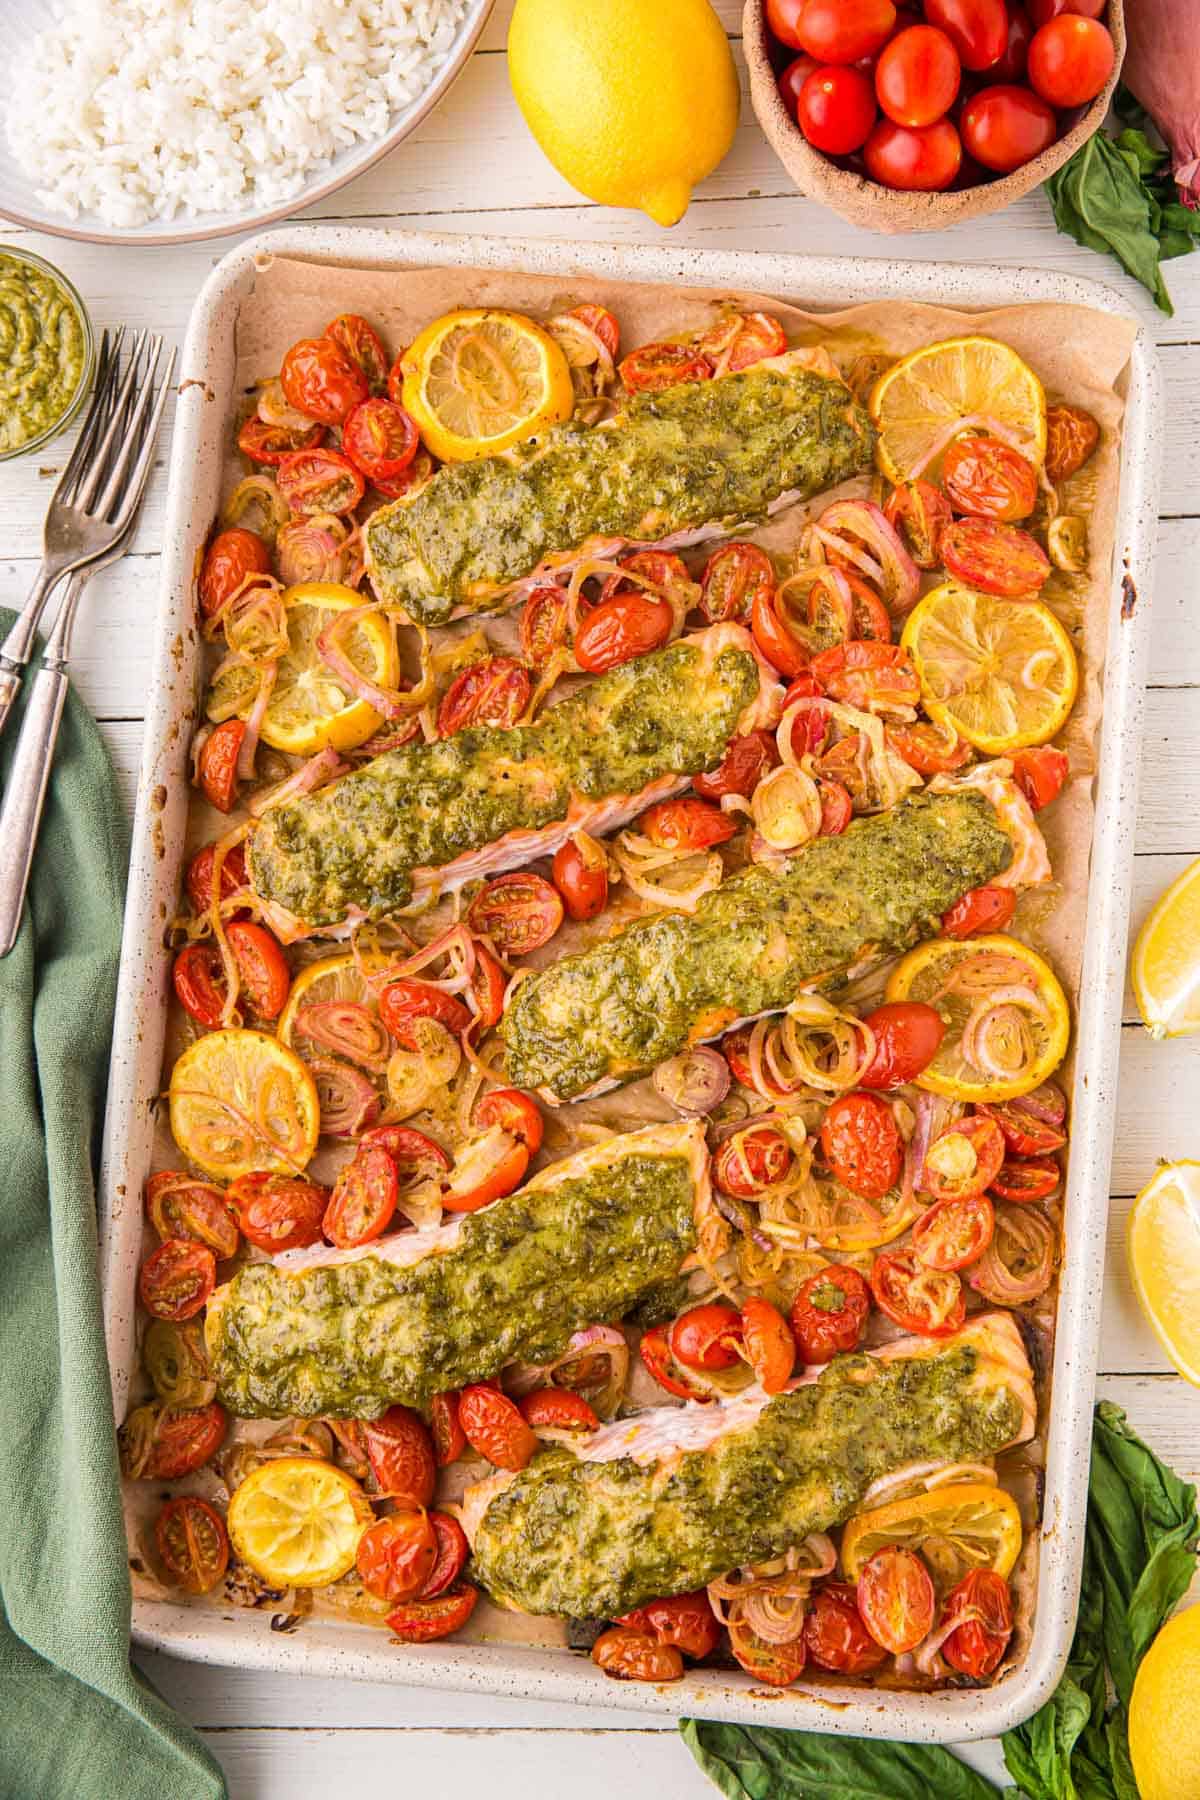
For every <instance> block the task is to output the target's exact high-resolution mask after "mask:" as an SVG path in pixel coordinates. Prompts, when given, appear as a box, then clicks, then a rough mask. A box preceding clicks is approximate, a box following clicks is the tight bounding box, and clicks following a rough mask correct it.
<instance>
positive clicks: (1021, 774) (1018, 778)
mask: <svg viewBox="0 0 1200 1800" xmlns="http://www.w3.org/2000/svg"><path fill="white" fill-rule="evenodd" d="M1012 766H1013V780H1014V781H1015V782H1016V784H1017V786H1018V787H1019V788H1020V790H1021V792H1022V793H1023V794H1024V796H1025V798H1026V799H1027V800H1028V802H1029V804H1030V806H1032V808H1033V810H1034V812H1041V810H1042V808H1043V806H1049V804H1050V802H1051V801H1052V800H1057V798H1058V796H1059V795H1060V794H1061V793H1062V791H1063V784H1064V783H1065V781H1066V779H1067V776H1068V775H1069V774H1070V773H1071V759H1070V757H1069V756H1068V755H1067V753H1066V751H1065V750H1055V749H1054V747H1053V746H1052V745H1051V744H1040V745H1038V747H1037V748H1036V749H1034V750H1017V751H1015V752H1014V753H1013V758H1012Z"/></svg>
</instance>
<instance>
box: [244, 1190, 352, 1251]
mask: <svg viewBox="0 0 1200 1800" xmlns="http://www.w3.org/2000/svg"><path fill="white" fill-rule="evenodd" d="M225 1198H226V1201H227V1203H228V1204H229V1205H230V1206H233V1207H236V1208H237V1220H238V1228H239V1229H240V1231H241V1233H242V1236H243V1237H244V1238H246V1239H247V1241H248V1242H249V1243H251V1244H254V1245H255V1246H256V1247H257V1248H258V1249H259V1250H266V1251H267V1252H269V1254H271V1255H274V1254H275V1253H276V1252H277V1251H279V1250H307V1249H308V1248H309V1247H310V1246H311V1245H313V1244H319V1243H320V1242H321V1236H322V1232H321V1222H322V1220H323V1219H324V1217H325V1208H326V1207H327V1206H328V1205H329V1189H328V1188H325V1187H319V1186H318V1185H317V1183H316V1182H315V1181H303V1180H301V1179H300V1178H299V1177H298V1176H295V1175H267V1174H255V1175H239V1176H238V1177H237V1179H236V1180H235V1181H231V1182H230V1184H229V1187H228V1189H227V1190H226V1194H225Z"/></svg>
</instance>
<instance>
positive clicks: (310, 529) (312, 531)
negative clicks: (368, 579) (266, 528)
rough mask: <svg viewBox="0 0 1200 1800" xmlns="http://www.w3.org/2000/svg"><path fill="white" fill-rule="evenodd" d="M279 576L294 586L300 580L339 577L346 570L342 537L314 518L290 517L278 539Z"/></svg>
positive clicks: (276, 552) (276, 553)
mask: <svg viewBox="0 0 1200 1800" xmlns="http://www.w3.org/2000/svg"><path fill="white" fill-rule="evenodd" d="M275 560H276V564H277V567H278V569H279V579H280V580H281V581H284V582H286V583H287V585H288V587H292V586H293V585H294V584H295V583H297V582H300V581H340V580H341V579H342V575H343V572H344V570H345V554H344V547H343V544H342V541H341V540H340V539H339V538H338V537H337V536H336V535H335V533H334V531H333V530H332V528H331V527H330V526H328V525H321V524H319V523H318V522H317V521H316V520H315V519H291V520H289V522H288V523H287V524H286V525H283V526H281V527H280V530H279V535H278V537H277V538H276V539H275Z"/></svg>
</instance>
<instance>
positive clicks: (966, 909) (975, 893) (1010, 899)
mask: <svg viewBox="0 0 1200 1800" xmlns="http://www.w3.org/2000/svg"><path fill="white" fill-rule="evenodd" d="M1016 910H1017V896H1016V894H1015V892H1014V891H1013V889H1012V888H1004V887H993V886H992V884H991V883H990V882H989V883H988V885H987V886H986V887H977V888H968V889H967V892H966V893H965V894H963V895H962V896H961V898H960V899H958V900H956V901H955V902H954V905H953V906H952V907H951V908H950V910H949V912H945V913H943V914H942V933H943V935H944V936H945V937H952V938H967V937H974V935H975V933H976V932H977V931H1003V930H1004V928H1005V927H1006V926H1007V924H1008V922H1009V920H1010V919H1011V918H1012V916H1013V914H1014V913H1015V912H1016Z"/></svg>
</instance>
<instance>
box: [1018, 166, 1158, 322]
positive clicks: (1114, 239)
mask: <svg viewBox="0 0 1200 1800" xmlns="http://www.w3.org/2000/svg"><path fill="white" fill-rule="evenodd" d="M1130 160H1131V153H1130V155H1129V156H1127V155H1123V154H1122V153H1121V151H1120V150H1119V149H1118V148H1117V146H1116V145H1115V144H1114V143H1113V141H1112V139H1111V138H1109V137H1106V136H1105V135H1104V133H1103V132H1102V131H1097V132H1096V133H1095V134H1094V135H1093V136H1092V137H1090V138H1089V139H1088V141H1087V143H1086V144H1081V145H1080V147H1079V149H1078V150H1077V151H1076V152H1075V154H1074V156H1072V157H1071V158H1070V160H1069V161H1067V162H1065V163H1064V164H1063V166H1062V168H1061V169H1056V170H1055V172H1054V174H1053V175H1051V176H1050V178H1049V180H1048V181H1047V182H1046V192H1047V193H1048V194H1049V196H1050V204H1051V206H1052V207H1053V208H1054V220H1055V223H1056V225H1057V226H1058V229H1059V230H1060V231H1065V232H1066V233H1067V235H1068V236H1069V237H1073V238H1074V239H1075V241H1076V243H1079V244H1083V245H1084V246H1085V247H1086V248H1087V249H1089V250H1099V251H1100V252H1101V253H1104V252H1108V253H1109V254H1111V255H1113V256H1115V257H1116V258H1117V260H1118V262H1120V263H1121V264H1122V265H1123V266H1124V267H1125V268H1126V269H1128V271H1129V273H1130V274H1131V275H1132V276H1133V277H1134V279H1135V280H1137V281H1140V282H1141V284H1142V286H1143V287H1144V288H1147V289H1148V290H1149V292H1150V293H1151V294H1152V295H1153V297H1154V304H1155V305H1156V306H1157V307H1159V308H1160V310H1161V311H1163V312H1165V313H1173V312H1174V310H1175V309H1174V307H1173V306H1172V305H1171V297H1170V295H1169V294H1168V293H1167V286H1166V283H1165V282H1164V280H1163V277H1162V270H1161V269H1160V268H1159V246H1158V238H1157V236H1156V235H1155V232H1154V230H1153V228H1152V222H1151V212H1150V198H1149V196H1148V194H1147V193H1146V190H1145V188H1144V187H1143V185H1142V181H1141V180H1140V179H1139V176H1138V173H1137V169H1136V166H1135V167H1131V166H1130Z"/></svg>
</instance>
